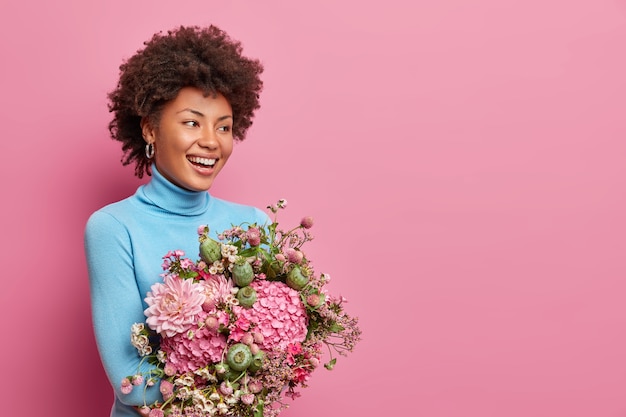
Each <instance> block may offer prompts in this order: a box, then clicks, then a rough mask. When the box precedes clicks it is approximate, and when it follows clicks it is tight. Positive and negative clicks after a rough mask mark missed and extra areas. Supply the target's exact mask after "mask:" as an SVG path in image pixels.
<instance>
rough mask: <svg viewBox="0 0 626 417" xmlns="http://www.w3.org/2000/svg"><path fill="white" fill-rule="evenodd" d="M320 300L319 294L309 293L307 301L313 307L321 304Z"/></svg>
mask: <svg viewBox="0 0 626 417" xmlns="http://www.w3.org/2000/svg"><path fill="white" fill-rule="evenodd" d="M320 300H321V298H320V296H319V295H317V294H309V295H308V296H307V297H306V303H307V304H308V305H310V306H311V307H317V306H318V305H320Z"/></svg>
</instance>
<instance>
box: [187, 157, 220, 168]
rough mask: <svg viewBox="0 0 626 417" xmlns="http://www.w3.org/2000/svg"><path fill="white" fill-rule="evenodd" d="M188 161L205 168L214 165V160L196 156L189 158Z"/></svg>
mask: <svg viewBox="0 0 626 417" xmlns="http://www.w3.org/2000/svg"><path fill="white" fill-rule="evenodd" d="M188 159H189V160H190V161H191V162H193V163H195V164H200V165H206V166H213V165H215V159H209V158H200V157H197V156H190V157H189V158H188Z"/></svg>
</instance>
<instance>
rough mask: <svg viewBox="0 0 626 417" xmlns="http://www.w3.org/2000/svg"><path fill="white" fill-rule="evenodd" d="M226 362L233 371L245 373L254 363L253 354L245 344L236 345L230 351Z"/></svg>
mask: <svg viewBox="0 0 626 417" xmlns="http://www.w3.org/2000/svg"><path fill="white" fill-rule="evenodd" d="M226 362H227V363H228V366H230V369H232V370H233V371H238V372H241V371H245V370H246V369H247V368H248V366H250V363H252V352H250V348H249V347H248V346H246V345H244V344H243V343H236V344H234V345H232V346H231V347H230V348H229V349H228V352H227V353H226Z"/></svg>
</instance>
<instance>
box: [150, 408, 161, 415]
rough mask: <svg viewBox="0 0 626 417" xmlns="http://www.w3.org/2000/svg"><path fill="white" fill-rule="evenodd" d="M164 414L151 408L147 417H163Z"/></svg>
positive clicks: (158, 409)
mask: <svg viewBox="0 0 626 417" xmlns="http://www.w3.org/2000/svg"><path fill="white" fill-rule="evenodd" d="M164 415H165V414H164V413H163V410H161V409H160V408H153V409H152V410H150V414H148V417H163V416H164Z"/></svg>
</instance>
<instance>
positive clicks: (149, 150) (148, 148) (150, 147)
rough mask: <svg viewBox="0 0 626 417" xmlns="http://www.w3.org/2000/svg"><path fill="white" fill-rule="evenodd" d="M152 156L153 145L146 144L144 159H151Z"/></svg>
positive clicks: (150, 143)
mask: <svg viewBox="0 0 626 417" xmlns="http://www.w3.org/2000/svg"><path fill="white" fill-rule="evenodd" d="M153 156H154V144H153V143H152V142H149V143H146V158H148V159H152V157H153Z"/></svg>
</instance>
